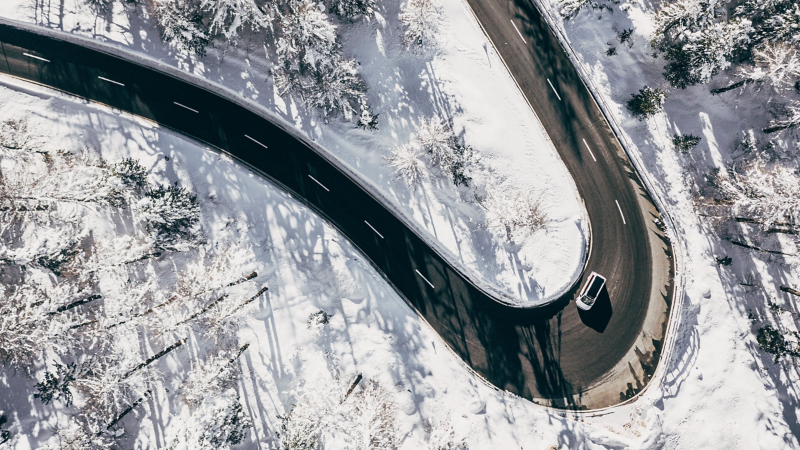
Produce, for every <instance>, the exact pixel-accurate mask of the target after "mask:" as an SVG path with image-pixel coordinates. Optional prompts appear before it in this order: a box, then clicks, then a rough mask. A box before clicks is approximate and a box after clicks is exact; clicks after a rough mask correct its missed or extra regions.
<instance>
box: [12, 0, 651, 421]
mask: <svg viewBox="0 0 800 450" xmlns="http://www.w3.org/2000/svg"><path fill="white" fill-rule="evenodd" d="M470 4H471V5H472V6H473V8H475V11H476V13H477V14H478V17H479V18H480V20H481V22H482V23H483V25H484V26H485V27H486V29H487V31H488V33H489V35H490V37H491V38H492V40H493V41H494V42H495V44H498V45H497V47H498V48H499V49H500V50H501V53H502V55H503V57H504V58H505V59H506V62H507V63H508V65H509V68H510V70H511V71H512V73H513V74H514V76H515V77H516V78H517V81H518V82H519V84H520V86H521V87H522V89H523V91H524V93H525V94H526V96H527V97H528V99H529V101H530V102H531V104H532V106H533V108H534V109H535V110H536V113H537V114H538V115H539V117H540V118H541V120H542V122H543V124H544V126H545V128H546V130H547V131H548V133H549V134H550V136H551V138H552V140H553V141H554V143H555V145H556V148H557V149H558V151H559V153H560V154H561V157H562V158H563V160H564V162H565V163H566V165H567V167H568V169H569V170H570V172H571V173H572V175H573V177H574V178H575V181H576V184H577V186H578V190H579V191H580V194H581V196H582V197H583V198H584V200H585V202H586V208H587V211H588V214H589V219H590V221H591V226H592V237H593V245H592V248H591V254H590V255H589V260H588V261H589V262H588V267H587V272H586V273H587V274H588V273H590V272H591V271H597V272H599V273H601V274H603V275H605V276H606V277H607V278H608V289H607V290H605V291H604V294H603V296H602V297H601V300H600V301H599V303H598V304H597V305H596V306H595V307H594V308H593V309H592V310H591V311H589V312H588V313H586V312H580V313H579V312H578V310H577V308H576V307H575V305H574V302H573V301H572V300H573V299H574V297H575V292H576V291H577V290H578V288H579V287H580V283H579V284H576V286H575V287H574V288H573V289H572V290H571V291H570V292H569V293H567V294H566V295H564V296H563V297H562V298H561V299H559V300H558V301H556V302H554V303H553V304H551V305H549V306H547V307H544V308H536V309H519V308H513V307H509V306H505V305H502V304H500V303H498V302H497V301H495V300H494V299H493V298H491V296H489V295H487V294H486V293H484V292H483V291H481V290H480V289H479V288H477V287H476V286H475V285H474V284H473V283H472V282H471V281H470V280H469V279H468V277H467V276H465V275H464V274H462V273H460V272H459V271H458V270H456V269H455V268H453V267H451V266H450V265H449V264H448V263H447V262H446V261H445V260H444V259H443V258H442V257H441V256H440V255H438V254H437V253H436V252H435V251H434V250H433V249H432V248H430V247H429V246H428V245H427V244H426V243H425V242H424V240H423V239H421V238H420V237H419V236H418V235H416V234H415V233H414V232H413V231H412V230H411V229H409V228H408V227H407V226H406V225H405V224H404V222H403V221H402V220H401V219H399V218H397V217H395V216H393V215H392V214H391V212H390V211H389V210H388V209H386V208H384V206H383V205H382V204H381V201H380V200H378V199H376V198H375V197H374V196H372V195H371V194H370V193H369V192H367V191H366V190H365V189H363V188H362V186H361V184H360V183H359V182H358V180H357V179H354V178H352V177H350V176H348V175H347V174H346V173H345V172H344V171H342V170H340V169H339V168H338V167H337V165H336V164H335V162H333V161H330V160H329V159H327V158H326V156H325V155H323V154H321V153H318V152H317V151H315V150H314V149H312V148H310V147H309V146H307V145H306V144H305V143H303V142H302V141H301V140H299V139H297V138H296V137H295V136H294V134H293V133H292V132H291V130H284V129H283V128H281V126H279V125H276V124H273V123H271V122H270V121H269V120H267V119H266V118H265V117H264V116H263V115H261V114H259V112H258V111H254V110H251V109H249V108H248V107H247V106H246V105H243V104H240V103H239V102H238V101H237V99H236V98H235V96H231V97H229V98H226V97H223V96H220V95H218V94H216V93H213V92H210V91H208V90H206V89H204V88H203V87H200V86H198V85H195V84H193V83H192V82H189V81H186V80H183V79H178V78H174V77H172V76H171V75H168V74H166V73H164V72H161V71H159V70H155V69H153V68H149V67H145V66H143V65H139V64H137V63H135V62H133V61H129V60H126V59H121V58H119V57H117V56H112V55H110V54H106V53H103V52H101V51H97V50H92V49H89V48H86V47H83V46H80V45H77V44H74V43H69V42H66V41H62V40H60V39H54V38H52V37H45V36H42V35H40V34H37V33H34V32H31V31H28V30H24V29H20V28H18V27H16V26H13V25H11V24H8V23H0V43H1V44H2V45H0V49H1V50H2V60H0V72H5V73H9V74H11V75H13V76H16V77H19V78H22V79H26V80H30V81H34V82H37V83H40V84H43V85H47V86H50V87H54V88H56V89H60V90H63V91H65V92H68V93H71V94H74V95H77V96H80V97H83V98H87V99H90V100H93V101H96V102H100V103H103V104H106V105H109V106H112V107H114V108H118V109H120V110H124V111H127V112H130V113H133V114H136V115H139V116H141V117H144V118H148V119H151V120H154V121H156V122H158V123H160V124H162V125H164V126H167V127H170V128H172V129H175V130H177V131H179V132H182V133H184V134H186V135H188V136H191V137H194V138H196V139H198V140H200V141H203V142H206V143H208V144H210V145H213V146H215V147H217V148H219V149H222V150H224V151H226V152H229V153H230V154H232V155H234V156H236V157H237V158H239V159H240V160H242V161H244V162H246V163H247V164H248V165H250V166H251V167H253V168H254V169H256V170H258V171H260V172H262V173H263V174H264V175H266V176H267V177H269V178H270V179H271V180H273V181H274V182H276V183H278V184H279V185H281V186H282V187H283V188H285V189H287V190H288V191H290V192H292V193H294V194H295V196H296V197H297V198H298V199H299V200H301V201H303V202H305V203H306V204H308V205H309V206H310V207H312V208H313V209H315V210H316V211H317V212H318V213H320V214H321V215H322V216H323V217H325V218H326V219H328V220H329V221H330V222H331V223H332V224H333V225H335V226H336V227H337V228H338V229H339V230H341V231H342V232H343V234H345V235H346V236H347V237H348V238H349V239H350V240H351V241H352V242H353V243H354V244H355V245H356V246H358V247H359V248H360V249H361V250H362V251H363V252H364V254H365V255H366V256H367V257H368V258H369V259H370V260H371V261H372V262H373V263H374V265H375V266H376V268H378V269H379V270H380V271H381V272H383V274H384V276H385V277H386V278H387V280H388V281H389V282H390V283H391V284H392V285H393V286H394V287H395V288H396V289H397V291H398V292H400V293H401V294H402V295H403V296H404V297H405V299H406V300H407V301H408V302H409V303H410V304H411V305H412V306H413V307H414V308H415V309H416V310H417V311H418V313H419V314H420V315H421V316H422V317H424V318H425V319H426V320H427V321H428V323H429V324H430V325H431V326H432V327H433V328H434V329H435V330H436V331H437V332H438V333H439V334H440V336H441V337H442V338H443V339H444V340H445V341H446V342H447V343H448V345H449V346H450V348H451V349H452V350H453V351H454V352H455V353H456V354H458V355H459V356H460V357H461V358H462V359H463V360H464V361H465V362H466V363H467V364H468V365H469V366H470V367H472V368H473V369H474V370H475V371H476V372H477V373H478V374H480V375H481V376H482V377H484V378H485V379H486V380H487V381H489V382H490V383H492V384H493V385H495V386H497V387H498V388H501V389H504V390H508V391H510V392H513V393H515V394H517V395H520V396H522V397H525V398H528V399H539V400H541V399H551V400H552V401H551V402H549V403H550V404H553V405H555V406H564V407H573V408H577V407H585V406H586V405H585V404H581V402H580V401H576V400H575V399H576V398H580V395H581V393H582V392H583V391H584V389H585V388H586V387H587V386H591V385H593V384H597V383H598V382H599V381H601V380H604V377H606V376H607V374H608V373H609V371H610V370H611V369H612V368H613V367H614V366H615V365H616V364H617V363H618V362H620V361H621V359H622V358H623V356H625V355H626V354H628V353H629V351H630V350H631V348H632V345H633V343H634V340H635V339H636V338H637V336H639V335H640V333H641V332H642V324H643V323H644V318H645V316H646V314H647V310H648V305H649V303H650V295H651V284H652V274H651V271H652V267H653V265H652V264H651V256H652V255H651V249H650V247H649V246H648V245H647V241H648V232H649V231H648V224H647V223H646V220H649V218H648V219H646V218H645V217H644V213H643V211H642V210H641V208H640V205H639V202H638V201H637V196H638V195H640V191H637V183H638V179H637V177H636V175H635V173H634V170H633V169H632V167H631V165H630V163H629V162H628V161H627V159H626V158H625V157H624V152H622V151H621V149H620V147H619V143H618V142H617V141H616V139H615V138H614V136H613V134H612V133H611V131H610V129H609V127H608V126H607V125H606V124H605V121H604V119H603V117H602V114H601V113H600V111H599V110H598V109H597V107H596V106H595V104H594V102H593V100H592V99H591V97H590V95H589V93H588V92H587V91H586V88H585V87H584V86H583V84H582V83H581V81H580V79H579V77H578V75H577V73H575V71H574V69H573V68H572V66H571V64H570V62H569V60H568V59H567V57H566V55H565V54H564V53H563V51H562V50H561V48H560V47H559V45H558V42H557V41H556V40H555V38H554V37H553V36H552V34H550V32H549V30H548V29H547V27H546V25H545V24H544V21H543V20H541V18H539V17H538V15H537V12H536V10H535V9H534V8H531V7H524V8H522V10H521V11H523V13H524V16H523V14H521V13H520V7H519V5H518V4H515V3H505V2H502V3H501V2H495V1H494V0H480V2H478V1H475V0H470ZM503 17H515V18H516V20H517V22H516V23H517V26H520V27H521V28H520V31H521V32H523V33H524V35H525V36H526V41H527V43H525V44H524V45H523V42H522V39H521V38H520V36H519V35H517V32H516V30H515V29H514V28H513V26H512V25H511V22H510V19H508V18H506V19H503ZM520 17H524V18H525V19H524V21H523V22H522V23H520V22H519V18H520ZM504 21H505V22H504ZM0 22H2V21H0ZM509 30H510V32H511V33H513V34H510V33H509ZM513 38H516V40H514V39H513ZM505 42H508V44H504V43H505ZM548 78H549V80H550V83H552V84H553V88H554V89H555V90H556V91H557V92H558V95H559V96H560V97H561V100H559V99H558V98H557V97H556V95H555V93H554V92H553V90H551V88H550V86H549V83H548V81H547V79H548ZM584 139H585V140H586V144H588V146H589V147H590V148H591V152H592V153H593V154H594V157H592V156H591V154H590V153H589V152H588V150H587V149H586V147H585V146H584V143H583V140H584ZM595 158H596V161H595ZM617 204H618V205H619V206H617ZM623 215H624V220H623ZM585 276H586V275H584V277H585ZM582 282H583V280H581V283H582ZM620 398H622V395H621V396H620Z"/></svg>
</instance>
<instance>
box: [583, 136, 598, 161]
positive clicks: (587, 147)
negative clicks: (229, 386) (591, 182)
mask: <svg viewBox="0 0 800 450" xmlns="http://www.w3.org/2000/svg"><path fill="white" fill-rule="evenodd" d="M583 145H585V146H586V150H589V154H590V155H592V159H593V160H594V162H597V158H595V157H594V153H592V149H591V148H589V144H587V143H586V139H584V140H583Z"/></svg>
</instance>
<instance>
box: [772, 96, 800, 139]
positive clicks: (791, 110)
mask: <svg viewBox="0 0 800 450" xmlns="http://www.w3.org/2000/svg"><path fill="white" fill-rule="evenodd" d="M798 125H800V102H799V101H797V100H792V101H791V103H789V104H788V105H786V108H785V113H784V114H783V117H781V118H779V119H777V120H773V121H772V123H771V124H770V126H769V127H767V128H764V133H775V132H776V131H783V130H788V129H789V128H795V127H797V126H798Z"/></svg>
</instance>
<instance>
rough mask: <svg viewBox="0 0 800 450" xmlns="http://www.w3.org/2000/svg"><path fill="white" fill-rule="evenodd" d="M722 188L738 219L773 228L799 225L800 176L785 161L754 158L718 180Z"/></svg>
mask: <svg viewBox="0 0 800 450" xmlns="http://www.w3.org/2000/svg"><path fill="white" fill-rule="evenodd" d="M717 182H718V184H719V189H720V191H721V193H722V194H723V196H724V198H725V200H726V201H727V202H728V203H730V205H731V211H732V213H733V214H734V215H736V216H742V217H747V218H750V219H754V220H757V221H759V222H760V223H762V224H763V226H764V227H765V228H770V227H772V226H773V225H774V224H776V223H790V224H793V225H800V176H798V170H797V168H796V167H791V166H789V165H788V164H786V163H784V162H782V161H765V160H764V158H759V157H756V158H752V159H750V160H748V161H746V162H745V163H743V164H741V165H735V166H733V167H731V168H730V169H729V171H728V176H727V177H723V176H720V177H718V179H717Z"/></svg>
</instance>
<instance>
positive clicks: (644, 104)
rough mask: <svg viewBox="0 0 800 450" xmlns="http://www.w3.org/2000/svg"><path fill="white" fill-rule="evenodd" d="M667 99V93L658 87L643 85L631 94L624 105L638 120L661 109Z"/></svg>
mask: <svg viewBox="0 0 800 450" xmlns="http://www.w3.org/2000/svg"><path fill="white" fill-rule="evenodd" d="M666 101H667V93H666V92H665V91H663V90H662V89H660V88H655V89H653V88H651V87H649V86H645V87H643V88H641V89H639V93H638V94H631V99H630V100H628V102H627V104H626V106H627V108H628V111H630V112H631V114H633V116H634V117H636V118H638V119H639V120H644V119H647V118H648V117H651V116H654V115H656V114H658V113H659V112H661V111H662V110H663V106H664V102H666Z"/></svg>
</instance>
